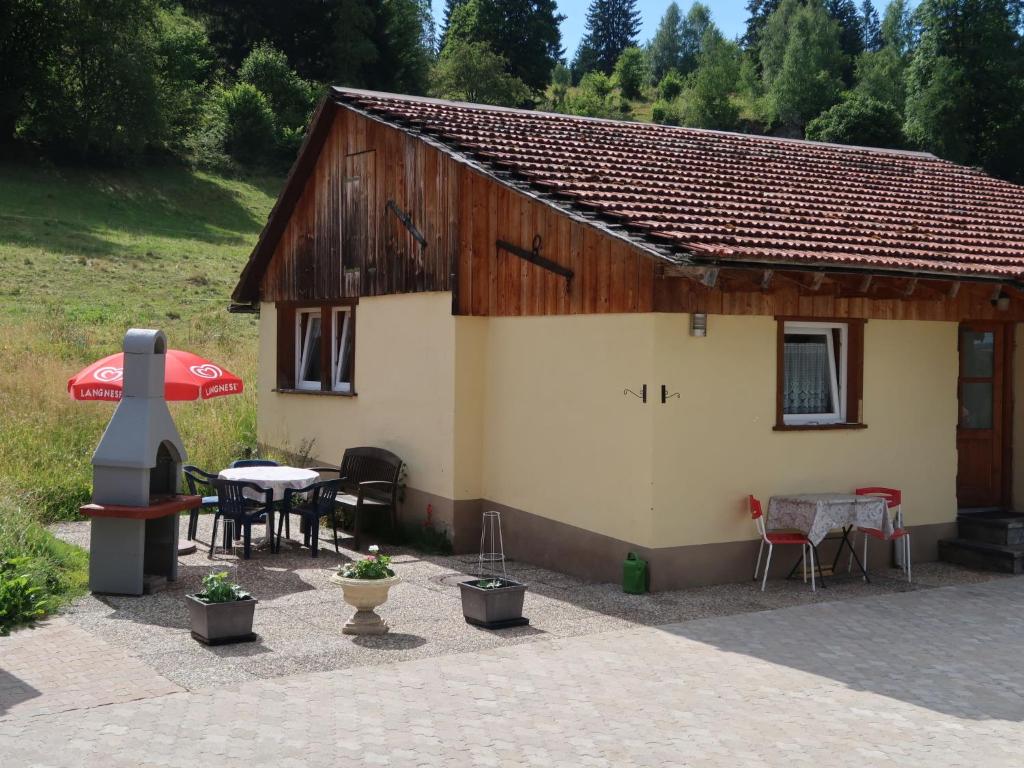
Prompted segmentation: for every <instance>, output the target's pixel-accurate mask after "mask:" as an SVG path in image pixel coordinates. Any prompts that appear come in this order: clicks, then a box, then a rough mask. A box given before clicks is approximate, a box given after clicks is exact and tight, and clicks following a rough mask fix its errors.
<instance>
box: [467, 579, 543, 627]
mask: <svg viewBox="0 0 1024 768" xmlns="http://www.w3.org/2000/svg"><path fill="white" fill-rule="evenodd" d="M459 591H460V592H461V593H462V615H463V616H465V617H466V621H467V622H468V623H469V624H474V625H476V626H478V627H484V628H485V629H504V628H505V627H521V626H523V625H524V624H529V623H530V620H529V619H527V618H524V617H523V598H524V597H525V596H526V585H525V584H520V583H519V582H518V581H512V579H509V578H504V577H501V578H499V577H486V578H483V579H470V580H469V581H463V582H459Z"/></svg>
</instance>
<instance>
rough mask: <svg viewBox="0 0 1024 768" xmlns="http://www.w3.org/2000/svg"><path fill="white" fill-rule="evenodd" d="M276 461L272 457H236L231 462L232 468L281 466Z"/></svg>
mask: <svg viewBox="0 0 1024 768" xmlns="http://www.w3.org/2000/svg"><path fill="white" fill-rule="evenodd" d="M279 466H281V465H280V464H278V463H277V462H276V461H273V460H271V459H235V460H234V461H232V462H231V469H235V468H236V467H279Z"/></svg>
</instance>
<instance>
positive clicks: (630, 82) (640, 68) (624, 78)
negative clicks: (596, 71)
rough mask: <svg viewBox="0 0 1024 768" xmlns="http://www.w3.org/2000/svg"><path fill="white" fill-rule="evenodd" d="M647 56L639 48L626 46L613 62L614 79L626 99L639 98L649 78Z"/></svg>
mask: <svg viewBox="0 0 1024 768" xmlns="http://www.w3.org/2000/svg"><path fill="white" fill-rule="evenodd" d="M649 77H650V76H649V75H648V69H647V57H646V56H645V55H644V52H643V51H642V50H640V49H639V48H636V47H632V48H627V49H626V50H624V51H623V52H622V55H621V56H620V57H619V60H618V61H617V62H616V63H615V80H616V82H617V83H618V84H619V89H620V90H621V91H622V95H623V96H625V97H626V98H627V99H639V98H640V96H641V95H642V93H641V90H642V88H643V86H644V83H646V82H647V81H648V79H649Z"/></svg>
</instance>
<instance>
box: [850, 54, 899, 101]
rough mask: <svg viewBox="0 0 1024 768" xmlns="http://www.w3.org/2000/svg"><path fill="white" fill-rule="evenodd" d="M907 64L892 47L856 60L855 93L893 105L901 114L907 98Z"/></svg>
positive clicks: (863, 55) (861, 56) (862, 55)
mask: <svg viewBox="0 0 1024 768" xmlns="http://www.w3.org/2000/svg"><path fill="white" fill-rule="evenodd" d="M906 70H907V62H906V60H905V59H904V58H903V57H902V56H900V54H899V53H898V52H897V51H896V49H895V48H893V47H892V46H888V45H887V46H885V47H884V48H882V49H881V50H878V51H865V52H864V53H862V54H861V55H860V56H859V57H858V58H857V76H856V83H857V85H856V91H857V92H858V93H862V94H864V95H865V96H870V97H871V98H873V99H877V100H878V101H881V102H885V103H887V104H891V105H893V106H894V107H895V108H896V110H897V112H899V113H900V114H902V112H903V105H904V103H905V101H906V97H907V89H906Z"/></svg>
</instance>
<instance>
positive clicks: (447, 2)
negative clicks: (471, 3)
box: [437, 0, 467, 51]
mask: <svg viewBox="0 0 1024 768" xmlns="http://www.w3.org/2000/svg"><path fill="white" fill-rule="evenodd" d="M466 2H467V0H444V15H443V16H442V17H441V34H440V36H439V37H438V41H437V44H438V47H439V49H440V50H442V51H443V50H444V46H445V43H446V42H448V27H449V26H451V23H452V14H453V13H455V9H456V8H458V7H459V6H460V5H465V4H466Z"/></svg>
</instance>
